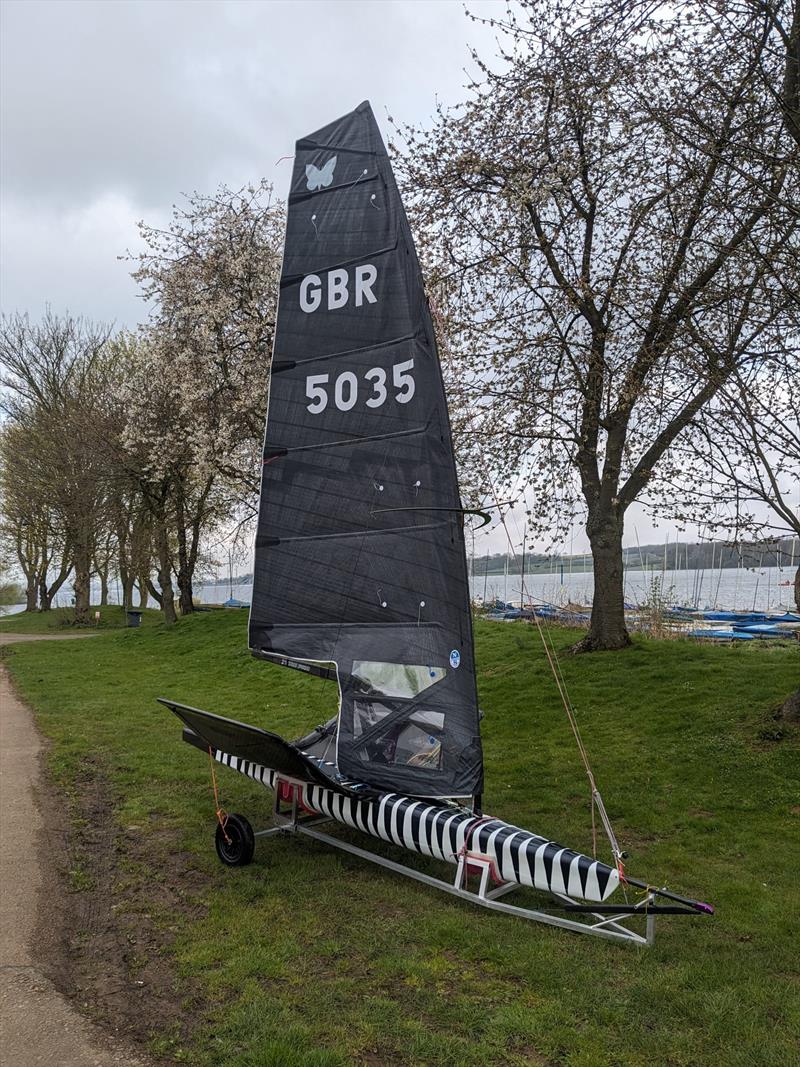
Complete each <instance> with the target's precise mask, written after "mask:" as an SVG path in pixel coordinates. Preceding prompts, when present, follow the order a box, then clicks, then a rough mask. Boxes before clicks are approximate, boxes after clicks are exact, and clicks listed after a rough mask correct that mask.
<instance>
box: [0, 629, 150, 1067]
mask: <svg viewBox="0 0 800 1067" xmlns="http://www.w3.org/2000/svg"><path fill="white" fill-rule="evenodd" d="M95 636H97V635H96V634H58V635H50V634H5V633H0V645H2V644H16V643H17V642H19V641H29V640H33V641H65V640H74V639H76V638H87V637H95ZM41 749H42V742H41V739H40V737H39V734H38V733H37V732H36V729H35V727H34V725H33V716H32V715H31V712H30V710H29V709H28V708H27V707H25V705H24V704H22V703H21V702H20V701H19V700H18V699H17V697H16V696H15V694H14V692H13V690H12V688H11V685H10V683H9V679H8V674H7V673H6V671H5V669H4V668H3V667H1V666H0V1064H2V1065H3V1067H146V1061H145V1060H143V1059H142V1058H141V1057H140V1056H138V1055H137V1054H134V1053H132V1052H131V1051H130V1050H129V1049H127V1048H125V1047H123V1046H122V1045H120V1044H118V1043H115V1042H114V1041H113V1040H112V1039H111V1037H110V1036H109V1035H107V1034H106V1033H105V1032H104V1031H102V1030H100V1029H99V1028H98V1027H96V1026H93V1025H92V1024H91V1023H90V1022H88V1021H87V1020H86V1019H85V1018H84V1017H83V1016H82V1015H81V1014H80V1013H79V1012H77V1011H76V1010H75V1009H74V1008H73V1006H72V1005H71V1004H70V1002H69V1001H68V1000H67V999H66V998H64V997H63V996H62V995H61V994H60V993H59V992H58V991H57V990H56V989H55V988H54V986H53V984H52V983H51V982H50V981H49V980H48V979H47V978H46V977H45V976H44V974H43V973H42V971H41V970H40V969H39V967H38V965H37V964H36V962H35V960H34V957H33V954H32V952H31V947H30V943H31V939H32V937H33V936H34V930H35V927H36V920H37V916H38V913H39V908H40V906H41V904H42V901H41V900H40V897H41V894H42V892H43V889H42V886H43V882H44V879H43V874H42V870H43V868H42V863H43V861H44V860H45V857H44V855H43V852H44V849H42V848H41V847H39V845H40V841H41V838H42V833H43V825H42V816H41V812H40V811H39V807H38V805H37V803H36V792H37V788H39V782H40V767H39V754H40V752H41Z"/></svg>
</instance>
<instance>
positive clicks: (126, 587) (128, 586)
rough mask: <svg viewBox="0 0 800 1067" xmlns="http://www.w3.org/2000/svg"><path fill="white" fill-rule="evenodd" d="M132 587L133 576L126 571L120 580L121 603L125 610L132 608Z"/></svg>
mask: <svg viewBox="0 0 800 1067" xmlns="http://www.w3.org/2000/svg"><path fill="white" fill-rule="evenodd" d="M133 585H134V580H133V575H132V574H131V573H130V571H128V572H126V574H125V577H124V578H123V579H122V603H123V604H124V605H125V607H126V608H132V607H133Z"/></svg>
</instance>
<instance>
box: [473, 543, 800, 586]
mask: <svg viewBox="0 0 800 1067" xmlns="http://www.w3.org/2000/svg"><path fill="white" fill-rule="evenodd" d="M622 554H623V561H624V564H625V567H626V568H629V569H631V570H643V569H648V568H652V569H653V570H661V569H662V568H663V569H664V570H666V571H673V570H703V569H706V570H709V569H710V568H711V567H714V568H715V569H716V568H718V567H722V568H724V569H727V568H731V567H740V566H741V567H750V568H754V569H755V568H761V567H777V566H782V567H790V566H792V564H794V565H795V566H797V565H800V539H798V538H794V539H792V538H784V539H782V540H776V541H769V542H765V541H755V542H748V543H739V544H736V545H732V544H725V543H722V542H717V541H704V542H700V543H696V544H683V543H681V542H678V543H675V542H674V541H673V542H669V543H667V544H661V545H635V546H633V547H628V548H624V549H623V550H622ZM506 560H508V573H509V574H519V573H520V569H521V566H522V558H521V553H519V554H518V555H517V557H516V558H514V557H513V556H510V555H509V554H508V553H505V552H501V553H496V554H494V555H489V556H488V557H487V556H483V557H479V556H476V557H475V559H470V561H469V563H470V570H471V573H472V574H473V576H474V577H476V578H478V577H483V575H484V574H504V573H505V569H506ZM562 566H563V567H564V570H565V571H567V570H569V571H571V572H572V573H573V574H575V573H580V572H581V571H590V570H592V557H591V554H590V553H581V554H579V555H572V556H567V555H565V556H558V555H546V554H542V553H540V552H528V553H526V555H525V573H526V574H536V573H541V574H547V573H558V572H559V571H560V569H561V567H562Z"/></svg>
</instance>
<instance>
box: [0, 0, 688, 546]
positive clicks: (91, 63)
mask: <svg viewBox="0 0 800 1067" xmlns="http://www.w3.org/2000/svg"><path fill="white" fill-rule="evenodd" d="M469 8H470V10H471V11H472V12H473V13H475V14H477V15H488V14H490V13H494V14H498V13H499V14H502V11H503V8H504V4H503V3H502V2H501V0H470V3H469ZM0 13H1V14H0V17H1V18H2V57H1V58H2V65H1V67H0V69H1V71H2V74H1V75H0V76H1V77H2V84H1V86H0V109H1V111H0V120H1V122H2V126H1V128H0V134H1V136H2V145H1V149H2V203H1V204H0V246H1V247H0V305H1V306H2V310H3V311H4V312H13V311H17V310H19V311H27V312H29V313H30V314H31V315H32V316H34V317H38V316H39V315H41V313H42V311H43V309H44V307H45V305H46V304H48V303H49V304H50V305H51V306H52V307H53V309H54V310H55V311H57V312H63V311H65V310H69V311H70V312H72V313H74V314H83V315H86V316H88V317H90V318H93V319H96V320H101V321H114V322H115V323H116V324H117V325H118V326H128V327H130V326H134V325H135V324H136V323H137V322H139V321H141V320H142V319H143V317H144V314H145V309H144V305H143V304H142V302H141V301H140V300H139V298H138V296H137V290H136V286H135V284H134V282H133V281H132V280H131V278H130V277H129V269H130V265H129V264H127V263H125V262H121V261H120V260H119V259H118V258H117V257H119V256H121V255H123V254H124V253H125V251H126V249H132V250H135V249H136V247H137V236H138V235H137V229H136V223H137V221H138V220H139V219H146V220H147V221H148V222H151V223H156V224H158V223H159V222H163V221H164V220H166V218H167V217H168V215H169V212H170V209H171V206H172V204H173V203H174V202H175V201H176V200H178V199H179V198H180V194H181V193H182V192H185V191H191V190H195V189H196V190H199V191H203V192H205V191H210V190H212V189H214V188H215V187H216V185H218V184H219V183H220V182H225V183H227V184H228V185H231V186H233V187H238V186H241V185H243V184H245V183H246V182H248V181H253V180H257V179H259V178H261V177H267V178H268V179H269V180H271V181H272V182H273V183H274V184H275V187H276V190H277V193H278V195H280V196H283V195H285V193H286V187H287V185H288V182H289V178H290V166H289V164H288V162H283V163H278V160H279V159H280V157H281V156H288V155H291V154H292V152H293V145H294V142H295V140H297V138H298V137H301V136H303V135H305V134H307V133H311V132H312V131H313V130H315V129H317V128H318V127H320V126H322V125H324V124H325V123H327V122H329V121H331V120H332V119H333V118H335V117H337V116H338V115H340V114H343V113H345V112H346V111H349V110H351V109H352V108H353V107H354V106H355V105H356V104H358V103H360V101H361V100H363V99H365V98H368V99H369V100H370V101H371V102H372V106H373V108H374V110H375V113H376V115H377V117H378V121H379V122H380V123H381V125H382V127H383V130H384V134H385V135H386V134H387V133H388V123H387V117H388V116H389V115H391V116H393V117H394V118H395V119H396V120H399V121H401V122H413V123H425V122H426V121H428V120H429V119H430V117H431V115H432V114H433V111H434V108H435V105H436V101H437V99H439V100H441V101H443V102H444V103H446V104H448V103H456V102H458V101H459V100H461V99H463V98H464V96H465V89H464V86H465V84H466V82H467V80H468V76H467V73H465V71H473V70H474V64H473V63H472V60H471V57H470V46H471V45H475V46H477V47H478V48H479V49H480V50H481V52H482V53H483V54H484V55H490V54H491V52H492V50H493V48H494V32H493V31H492V30H491V29H490V28H488V27H486V26H484V25H482V24H479V23H475V22H472V21H470V20H469V19H467V17H466V16H465V14H464V8H463V5H462V4H461V3H460V2H459V0H322V2H319V0H270V2H263V0H244V2H241V0H228V2H217V0H138V2H131V0H114V2H110V0H94V2H91V0H89V2H87V0H75V2H73V0H3V2H2V3H1V4H0ZM666 532H667V528H666V527H664V526H662V528H661V529H660V530H654V529H653V528H652V527H651V525H650V523H649V522H648V520H647V518H646V517H645V516H644V515H643V513H642V512H641V511H640V510H639V509H638V508H635V509H632V511H631V513H630V516H629V522H628V524H627V537H626V543H631V544H633V543H635V539H636V537H637V536H638V539H639V540H640V541H641V543H646V542H648V541H660V540H662V539H663V538H664V536H665V533H666ZM674 536H675V535H674V532H673V533H672V537H673V538H674ZM481 541H482V543H483V545H484V546H487V545H489V546H491V548H492V550H493V551H501V550H504V549H505V541H506V538H505V534H504V533H503V532H502V531H499V530H496V531H494V532H493V533H491V534H490V535H489V536H488V537H487V536H486V534H483V535H481ZM476 547H477V546H476ZM567 547H568V546H567ZM573 547H574V550H575V551H576V552H579V551H583V550H585V549H586V548H587V547H588V546H587V543H586V538H585V536H583V534H582V532H581V531H579V530H577V529H576V533H575V537H574V540H573ZM478 550H479V551H481V550H480V549H478ZM483 551H485V547H484V548H483Z"/></svg>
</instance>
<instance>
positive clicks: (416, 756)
mask: <svg viewBox="0 0 800 1067" xmlns="http://www.w3.org/2000/svg"><path fill="white" fill-rule="evenodd" d="M391 711H392V709H391V708H388V707H386V705H384V704H379V703H377V702H375V701H371V700H356V701H354V702H353V715H354V718H353V735H354V737H355V738H359V737H361V736H362V734H365V733H367V732H368V731H372V729H373V727H375V726H377V725H378V724H379V723H380V721H381V719H384V718H386V716H387V715H389V714H391ZM443 733H444V714H443V712H440V711H421V710H420V711H413V712H412V713H411V714H410V715H409V716H408V718H406V719H401V720H400V721H399V722H397V721H394V722H392V723H391V724H390V725H389V726H388V727H387V729H386V731H385V733H382V734H381V733H378V734H374V735H372V736H371V738H370V740H369V741H367V743H366V744H365V745H363V747H362V748H361V749H360V751H359V756H360V758H361V759H362V760H364V761H365V762H368V763H382V764H385V765H386V764H404V765H406V766H409V767H427V768H433V769H438V768H440V767H441V765H442V740H441V739H442V735H443Z"/></svg>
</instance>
